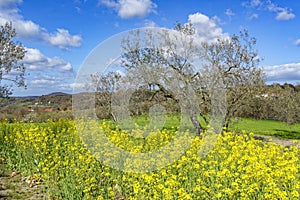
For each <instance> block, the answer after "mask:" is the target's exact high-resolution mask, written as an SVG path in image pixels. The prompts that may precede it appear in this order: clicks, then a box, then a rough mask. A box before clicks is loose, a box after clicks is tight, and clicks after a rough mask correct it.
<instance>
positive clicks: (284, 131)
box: [230, 119, 300, 139]
mask: <svg viewBox="0 0 300 200" xmlns="http://www.w3.org/2000/svg"><path fill="white" fill-rule="evenodd" d="M230 130H233V131H238V132H239V131H241V130H245V131H247V132H253V133H254V134H258V135H270V136H276V137H282V138H287V139H300V123H298V124H294V125H288V124H286V123H284V122H280V121H274V120H254V119H239V120H237V121H235V122H233V123H232V124H231V126H230Z"/></svg>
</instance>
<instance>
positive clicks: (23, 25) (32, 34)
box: [0, 0, 82, 49]
mask: <svg viewBox="0 0 300 200" xmlns="http://www.w3.org/2000/svg"><path fill="white" fill-rule="evenodd" d="M20 3H22V0H1V1H0V24H4V23H6V22H10V21H11V22H12V24H13V26H14V28H15V29H16V32H17V35H18V37H20V38H23V39H33V40H41V41H43V42H45V43H47V44H49V45H52V46H57V47H59V48H62V49H66V48H68V47H78V46H80V45H81V43H82V38H81V36H80V35H71V34H70V33H69V31H68V30H65V29H57V31H56V32H55V33H49V32H48V31H47V30H46V29H45V28H43V27H41V26H40V25H38V24H36V23H34V22H33V21H30V20H25V19H24V18H23V16H22V15H21V14H20V11H19V9H18V5H19V4H20Z"/></svg>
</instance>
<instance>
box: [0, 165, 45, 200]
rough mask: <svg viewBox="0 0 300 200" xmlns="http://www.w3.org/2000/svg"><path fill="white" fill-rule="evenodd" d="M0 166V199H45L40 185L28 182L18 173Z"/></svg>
mask: <svg viewBox="0 0 300 200" xmlns="http://www.w3.org/2000/svg"><path fill="white" fill-rule="evenodd" d="M4 167H5V166H3V164H2V166H0V199H1V200H12V199H30V200H46V199H47V197H46V195H45V191H44V189H43V186H42V185H34V184H30V181H28V179H26V178H25V177H22V176H21V175H20V174H18V173H16V172H12V171H8V170H6V169H5V168H4Z"/></svg>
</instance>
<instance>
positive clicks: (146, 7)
mask: <svg viewBox="0 0 300 200" xmlns="http://www.w3.org/2000/svg"><path fill="white" fill-rule="evenodd" d="M99 3H100V4H102V5H105V6H107V7H109V8H113V9H114V10H115V11H116V12H117V13H118V15H119V16H120V17H121V18H124V19H128V18H133V17H140V18H142V17H145V16H146V15H147V14H150V13H152V12H155V8H156V7H157V5H156V4H155V3H153V2H152V1H151V0H117V1H114V0H99Z"/></svg>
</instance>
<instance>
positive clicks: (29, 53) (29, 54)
mask: <svg viewBox="0 0 300 200" xmlns="http://www.w3.org/2000/svg"><path fill="white" fill-rule="evenodd" d="M22 62H23V63H24V65H25V67H26V69H28V70H39V71H45V70H58V71H60V72H72V71H73V69H72V65H71V64H70V63H69V62H66V61H64V60H62V59H61V58H59V57H53V58H49V57H46V56H45V55H44V54H42V53H41V52H40V51H39V50H38V49H32V48H26V54H25V57H24V59H23V61H22Z"/></svg>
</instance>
